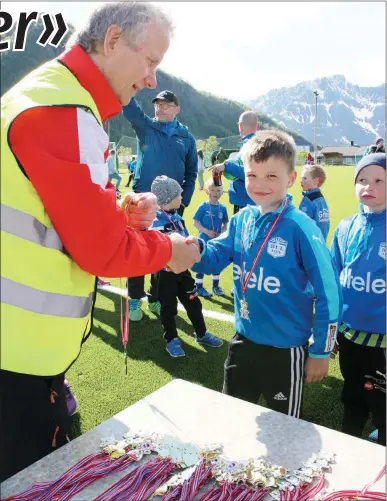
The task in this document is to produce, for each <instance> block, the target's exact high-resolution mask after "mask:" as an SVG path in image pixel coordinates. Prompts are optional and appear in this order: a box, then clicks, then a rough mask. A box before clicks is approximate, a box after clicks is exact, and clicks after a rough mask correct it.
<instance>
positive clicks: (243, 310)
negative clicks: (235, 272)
mask: <svg viewBox="0 0 387 501" xmlns="http://www.w3.org/2000/svg"><path fill="white" fill-rule="evenodd" d="M287 205H288V199H287V198H286V199H285V201H284V205H283V207H282V210H281V212H280V213H279V214H278V215H277V217H276V218H275V220H274V222H273V223H272V225H271V226H270V228H269V231H268V232H267V235H266V237H265V239H264V241H263V242H262V244H261V246H260V248H259V249H258V252H257V254H256V256H255V258H254V261H253V264H252V266H251V269H250V271H249V273H248V274H247V277H246V279H245V280H244V277H245V265H244V260H243V254H244V250H245V248H244V240H245V237H246V234H247V230H248V228H246V230H245V232H244V233H243V236H242V255H241V260H242V263H241V269H242V280H241V281H242V299H241V300H240V301H239V302H240V314H241V318H243V319H244V320H249V305H248V302H247V301H246V298H245V294H246V290H247V285H248V283H249V281H250V278H251V276H252V274H253V273H254V270H255V268H256V266H257V263H258V260H259V258H260V257H261V254H262V252H263V249H264V248H265V246H266V244H267V242H268V240H269V238H270V237H271V235H272V233H273V231H274V230H275V227H276V226H277V224H278V223H279V220H280V219H281V217H282V214H283V212H284V210H285V209H286V206H287Z"/></svg>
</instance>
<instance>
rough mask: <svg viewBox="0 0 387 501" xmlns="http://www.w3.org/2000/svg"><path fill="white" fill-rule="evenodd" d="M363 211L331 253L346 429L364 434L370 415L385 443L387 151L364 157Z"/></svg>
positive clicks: (360, 170)
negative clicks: (338, 294) (338, 293)
mask: <svg viewBox="0 0 387 501" xmlns="http://www.w3.org/2000/svg"><path fill="white" fill-rule="evenodd" d="M355 193H356V198H357V199H358V200H359V202H360V210H359V212H358V213H357V214H355V215H354V216H352V217H349V218H346V219H343V220H342V221H341V222H340V223H339V225H338V227H337V229H336V231H335V235H334V238H333V241H332V247H331V254H332V257H333V262H334V264H335V266H336V268H337V270H338V272H339V274H340V281H341V287H342V293H343V303H344V305H343V318H342V324H341V325H340V328H339V335H338V348H339V360H340V369H341V373H342V375H343V378H344V386H343V392H342V402H343V404H344V416H343V423H342V431H343V432H344V433H348V434H350V435H354V436H356V437H361V436H362V432H363V429H364V426H365V424H366V422H367V420H368V417H369V414H370V413H371V414H372V417H373V422H374V424H375V426H376V428H377V429H378V443H380V444H382V445H386V395H385V394H386V155H385V154H384V153H375V154H371V155H367V156H365V157H363V158H362V159H361V160H360V162H359V163H358V164H357V166H356V170H355Z"/></svg>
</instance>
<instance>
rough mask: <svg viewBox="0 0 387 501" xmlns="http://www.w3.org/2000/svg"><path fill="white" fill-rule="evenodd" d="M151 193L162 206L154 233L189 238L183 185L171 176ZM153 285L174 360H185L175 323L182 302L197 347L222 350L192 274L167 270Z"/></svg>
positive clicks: (160, 179)
mask: <svg viewBox="0 0 387 501" xmlns="http://www.w3.org/2000/svg"><path fill="white" fill-rule="evenodd" d="M151 191H152V193H154V194H155V195H156V197H157V203H158V204H159V206H160V209H159V210H158V212H157V216H156V219H155V220H154V222H153V225H152V229H153V230H158V231H161V232H163V233H171V232H174V231H175V232H178V233H180V234H181V235H183V236H188V232H187V230H186V227H185V223H184V220H183V218H182V217H181V216H180V215H179V213H178V212H177V209H178V208H179V207H180V205H181V193H182V189H181V187H180V185H179V183H178V182H177V181H175V180H174V179H171V178H168V177H167V176H158V177H156V178H155V180H154V181H153V183H152V186H151ZM187 245H188V244H187ZM191 245H192V244H191ZM151 284H152V285H151V286H152V289H154V290H155V289H156V290H157V293H156V292H154V291H152V294H155V295H156V296H157V297H158V299H159V301H160V304H161V310H160V320H161V323H162V324H163V327H164V339H165V340H166V342H167V346H166V350H167V352H168V353H169V354H170V355H171V357H184V355H185V353H184V350H183V348H182V346H181V340H180V339H179V338H178V335H177V329H176V322H175V316H176V315H177V300H178V299H179V300H180V302H181V304H182V305H183V306H184V308H185V309H186V311H187V315H188V318H189V319H190V320H191V323H192V325H193V327H194V329H195V335H196V341H197V343H199V344H201V345H204V346H210V347H212V348H218V347H220V346H222V344H223V341H222V340H221V339H219V338H217V337H216V336H214V335H213V334H211V333H210V332H207V328H206V324H205V321H204V317H203V313H202V304H201V302H200V299H199V297H198V293H197V290H196V286H195V281H194V279H193V278H192V276H191V274H190V272H189V271H188V270H187V271H184V272H183V273H179V274H175V273H173V272H171V271H168V270H165V269H163V270H161V271H160V272H158V273H154V274H153V275H152V277H151Z"/></svg>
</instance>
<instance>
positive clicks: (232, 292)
mask: <svg viewBox="0 0 387 501" xmlns="http://www.w3.org/2000/svg"><path fill="white" fill-rule="evenodd" d="M231 297H234V289H231Z"/></svg>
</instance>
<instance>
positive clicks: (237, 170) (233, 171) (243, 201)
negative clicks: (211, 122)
mask: <svg viewBox="0 0 387 501" xmlns="http://www.w3.org/2000/svg"><path fill="white" fill-rule="evenodd" d="M253 136H254V134H249V135H248V136H245V137H244V138H243V139H242V145H243V144H245V143H246V142H247V141H248V140H249V139H251V138H252V137H253ZM224 172H225V174H226V176H225V177H227V174H228V175H229V176H231V178H234V180H233V181H230V183H229V187H228V194H229V197H230V203H231V204H232V205H240V206H241V207H245V206H246V205H250V204H251V205H254V202H253V201H252V200H251V198H250V197H249V195H248V194H247V191H246V186H245V170H244V168H243V163H242V160H241V158H240V157H238V158H237V159H235V160H226V161H225V162H224Z"/></svg>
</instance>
